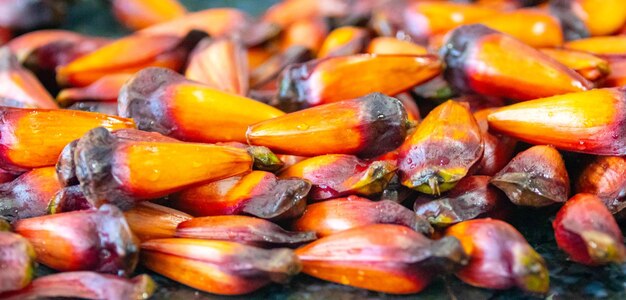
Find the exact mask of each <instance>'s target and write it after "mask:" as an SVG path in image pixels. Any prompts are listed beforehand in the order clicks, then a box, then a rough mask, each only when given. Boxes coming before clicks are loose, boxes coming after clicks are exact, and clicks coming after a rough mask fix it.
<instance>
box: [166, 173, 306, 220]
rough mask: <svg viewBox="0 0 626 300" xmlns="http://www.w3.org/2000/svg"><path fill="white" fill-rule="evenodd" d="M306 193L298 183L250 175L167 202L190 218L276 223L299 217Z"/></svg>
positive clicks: (269, 175) (186, 192)
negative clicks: (228, 217)
mask: <svg viewBox="0 0 626 300" xmlns="http://www.w3.org/2000/svg"><path fill="white" fill-rule="evenodd" d="M309 189H310V184H309V183H307V182H304V181H302V180H293V179H288V180H284V179H278V178H277V177H276V175H274V174H272V173H269V172H263V171H252V172H250V173H248V174H246V175H242V176H234V177H229V178H226V179H223V180H219V181H214V182H211V183H208V184H204V185H200V186H196V187H192V188H189V189H186V190H184V191H182V192H180V193H177V194H175V195H172V197H171V198H172V205H173V206H174V207H176V208H178V209H180V210H183V211H185V212H188V213H190V214H192V215H194V216H217V215H233V214H249V215H254V216H257V217H261V218H265V219H269V218H274V219H278V218H292V217H295V216H299V215H300V214H301V213H302V211H303V210H304V205H305V203H306V200H305V197H306V195H307V194H308V192H309ZM284 193H292V194H284ZM270 207H271V209H270Z"/></svg>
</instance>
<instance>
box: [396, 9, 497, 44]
mask: <svg viewBox="0 0 626 300" xmlns="http://www.w3.org/2000/svg"><path fill="white" fill-rule="evenodd" d="M499 13H500V11H499V10H497V9H493V8H490V7H486V6H480V5H475V4H463V3H449V2H438V1H420V2H415V3H413V4H411V5H409V6H408V8H407V10H406V11H405V13H404V21H405V22H406V23H407V27H408V28H410V30H409V32H410V33H411V34H412V35H413V36H414V37H416V38H418V39H423V38H426V37H429V36H432V35H436V34H442V33H446V32H448V31H450V30H452V29H454V28H455V27H458V26H460V25H466V24H471V23H475V22H478V21H481V20H484V19H488V18H490V17H492V16H495V15H498V14H499Z"/></svg>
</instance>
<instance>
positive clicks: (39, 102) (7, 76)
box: [0, 48, 59, 109]
mask: <svg viewBox="0 0 626 300" xmlns="http://www.w3.org/2000/svg"><path fill="white" fill-rule="evenodd" d="M0 82H2V84H0V98H5V99H6V100H3V102H4V101H7V100H8V101H9V102H8V104H2V105H5V106H16V107H28V108H49V109H52V108H58V107H59V106H58V105H57V104H56V103H55V102H54V100H53V99H52V96H50V94H49V93H48V91H46V89H45V88H44V87H43V86H42V85H41V83H40V82H39V80H38V79H37V77H35V76H34V75H33V74H32V73H31V72H30V71H28V70H27V69H25V68H23V67H22V65H21V64H20V63H19V62H18V61H17V59H16V58H15V56H13V54H12V53H11V52H10V51H9V49H8V48H2V49H0ZM13 102H15V103H13ZM0 103H1V102H0Z"/></svg>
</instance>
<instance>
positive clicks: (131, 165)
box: [112, 142, 252, 199]
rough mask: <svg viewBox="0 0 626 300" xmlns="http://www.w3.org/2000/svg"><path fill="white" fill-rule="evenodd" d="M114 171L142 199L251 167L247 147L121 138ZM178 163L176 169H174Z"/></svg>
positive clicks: (226, 175)
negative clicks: (238, 147)
mask: <svg viewBox="0 0 626 300" xmlns="http://www.w3.org/2000/svg"><path fill="white" fill-rule="evenodd" d="M112 165H113V170H112V174H113V176H114V178H116V180H119V182H123V183H124V184H123V186H122V188H123V189H124V191H125V192H126V193H128V194H130V195H135V196H136V197H137V198H141V199H154V198H158V197H163V196H166V195H168V194H170V193H173V192H176V191H180V190H182V189H184V188H186V187H189V186H191V185H194V184H200V183H206V182H210V181H215V180H219V179H223V178H226V177H229V176H234V175H238V174H242V173H245V172H247V171H249V170H250V169H251V167H252V158H251V157H250V155H249V154H248V152H247V151H245V150H241V149H237V148H233V147H223V146H214V145H208V144H193V143H168V142H122V143H120V145H119V146H117V147H116V149H115V154H114V156H113V161H112ZM173 166H176V170H177V171H176V172H171V170H172V168H173Z"/></svg>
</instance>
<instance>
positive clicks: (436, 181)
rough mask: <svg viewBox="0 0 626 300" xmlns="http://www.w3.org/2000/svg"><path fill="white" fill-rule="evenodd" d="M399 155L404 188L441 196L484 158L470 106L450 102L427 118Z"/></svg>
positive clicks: (406, 141) (438, 107) (479, 136)
mask: <svg viewBox="0 0 626 300" xmlns="http://www.w3.org/2000/svg"><path fill="white" fill-rule="evenodd" d="M398 153H399V157H398V162H399V163H398V169H399V171H400V179H401V181H402V185H404V186H406V187H409V188H412V189H416V190H418V191H420V192H423V193H427V194H431V195H439V194H440V193H441V192H445V191H447V190H450V189H451V188H453V187H454V185H455V184H456V182H457V181H459V180H460V179H461V178H463V177H464V176H465V175H467V173H468V172H469V170H470V168H471V167H472V166H473V165H474V164H476V163H477V162H478V160H479V159H480V158H481V157H482V154H483V140H482V137H481V131H480V127H479V126H478V124H477V123H476V120H475V119H474V117H473V116H472V114H471V112H470V111H469V109H468V108H467V107H466V105H463V104H460V103H458V102H455V101H452V100H449V101H447V102H445V103H443V104H441V105H439V106H437V107H436V108H435V109H433V110H432V111H431V112H430V113H429V114H428V115H427V116H426V118H424V120H423V121H422V123H420V124H419V125H418V127H417V129H416V130H415V131H414V132H413V134H412V135H410V136H409V137H408V138H407V139H406V140H405V141H404V143H403V144H402V146H400V148H399V149H398Z"/></svg>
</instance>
